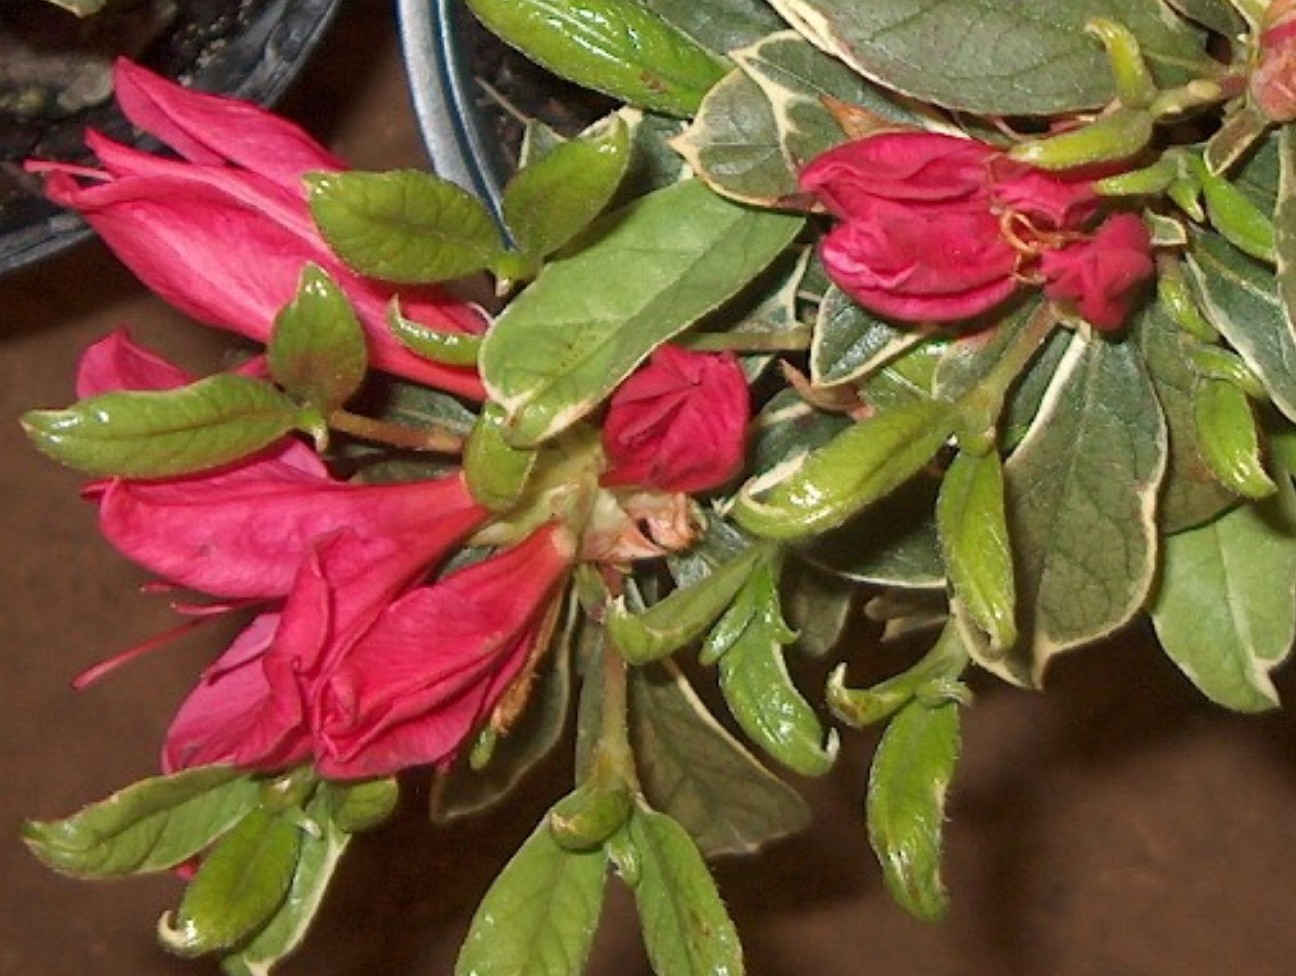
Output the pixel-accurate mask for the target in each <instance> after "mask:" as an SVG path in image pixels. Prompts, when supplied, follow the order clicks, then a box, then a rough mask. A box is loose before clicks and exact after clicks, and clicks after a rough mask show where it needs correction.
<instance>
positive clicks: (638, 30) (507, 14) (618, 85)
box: [468, 0, 724, 116]
mask: <svg viewBox="0 0 1296 976" xmlns="http://www.w3.org/2000/svg"><path fill="white" fill-rule="evenodd" d="M468 7H469V9H471V10H472V12H473V13H474V14H476V15H477V18H478V19H479V20H480V21H481V22H482V23H483V24H485V25H486V26H487V27H488V28H489V29H490V31H491V33H493V34H495V35H496V36H498V37H500V38H502V39H503V40H505V41H506V42H508V43H509V44H511V45H512V46H513V47H515V48H517V49H518V50H519V51H521V52H522V53H523V54H525V55H526V56H527V57H528V58H530V59H531V60H533V61H535V62H536V63H537V64H541V65H543V66H544V67H546V68H548V69H549V70H550V71H552V72H553V73H554V74H556V75H559V76H561V77H563V78H567V79H568V80H570V81H574V82H576V83H577V84H579V85H582V86H583V87H586V88H593V89H595V90H596V91H601V92H605V93H607V94H609V95H612V96H613V97H615V98H618V99H620V100H621V101H624V102H629V103H630V104H632V105H639V106H642V107H643V108H648V109H652V110H653V111H656V112H663V113H665V114H667V115H678V116H689V115H692V114H693V112H695V111H696V110H697V107H698V103H699V102H701V101H702V96H703V95H705V94H706V91H707V89H708V88H710V87H711V86H712V85H713V84H715V82H716V81H718V80H719V79H720V76H721V75H722V74H723V73H724V62H723V61H722V60H721V59H720V58H718V57H717V56H716V55H715V54H713V53H711V52H710V51H708V50H707V49H706V48H704V47H702V46H701V45H699V44H698V43H697V42H695V41H694V40H693V39H692V38H690V37H689V36H688V35H687V34H685V33H683V32H681V31H679V30H676V29H675V28H674V27H672V26H671V25H670V24H669V23H667V22H666V21H665V20H663V19H662V18H661V17H659V16H657V14H655V13H653V11H652V10H650V9H649V8H648V7H647V6H645V5H643V4H640V3H637V2H634V0H562V2H555V0H468Z"/></svg>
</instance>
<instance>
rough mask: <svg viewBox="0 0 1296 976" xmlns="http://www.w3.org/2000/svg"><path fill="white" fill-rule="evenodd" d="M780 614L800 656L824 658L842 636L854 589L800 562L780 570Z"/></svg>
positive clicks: (852, 603)
mask: <svg viewBox="0 0 1296 976" xmlns="http://www.w3.org/2000/svg"><path fill="white" fill-rule="evenodd" d="M782 586H783V612H784V613H785V614H786V615H787V620H788V623H789V624H790V625H791V626H792V629H793V630H795V631H796V634H797V640H796V646H797V650H799V651H800V652H801V653H803V654H808V655H810V656H811V657H825V656H827V655H828V653H829V652H830V651H832V650H833V649H834V648H835V647H836V646H837V645H838V644H839V643H840V642H841V640H842V638H843V637H844V636H845V635H846V630H847V627H848V625H849V624H850V620H851V611H852V610H853V609H854V606H855V593H856V587H855V586H854V585H853V584H852V583H851V582H850V581H849V580H846V579H843V578H842V577H841V576H840V575H838V574H837V573H830V572H828V571H827V570H824V569H822V568H820V567H819V566H816V565H814V564H813V563H810V562H806V561H804V560H797V561H795V562H792V563H789V564H788V565H787V566H786V567H785V568H784V570H783V580H782Z"/></svg>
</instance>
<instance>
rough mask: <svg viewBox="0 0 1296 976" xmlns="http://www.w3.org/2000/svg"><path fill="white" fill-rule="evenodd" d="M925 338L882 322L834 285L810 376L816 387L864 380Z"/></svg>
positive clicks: (813, 351)
mask: <svg viewBox="0 0 1296 976" xmlns="http://www.w3.org/2000/svg"><path fill="white" fill-rule="evenodd" d="M925 338H926V336H924V335H923V333H922V332H920V331H919V330H917V329H900V328H897V327H896V326H894V325H891V324H889V323H887V322H884V321H882V320H881V319H879V318H877V317H876V316H874V315H872V314H871V313H869V312H868V311H866V310H865V309H863V308H861V307H860V306H859V305H857V304H856V303H855V302H854V301H853V300H852V299H851V298H850V296H849V295H847V294H846V293H845V292H843V291H842V290H841V289H839V288H838V287H837V286H836V285H834V286H833V287H832V288H831V289H829V291H828V294H826V295H825V296H824V299H823V302H822V303H821V304H820V306H819V317H818V320H817V321H816V322H815V332H814V345H813V346H811V348H810V377H811V379H812V380H813V381H814V384H815V385H816V386H832V385H834V384H836V383H847V382H853V381H855V380H859V379H862V378H863V377H865V376H867V375H868V374H869V373H871V372H873V371H874V370H875V369H878V368H880V367H881V366H883V365H884V364H885V363H887V362H888V361H890V360H892V359H894V358H896V357H897V356H899V355H900V354H901V353H903V352H904V351H905V350H907V349H909V348H910V347H911V346H915V345H917V344H918V343H920V342H922V341H923V339H925Z"/></svg>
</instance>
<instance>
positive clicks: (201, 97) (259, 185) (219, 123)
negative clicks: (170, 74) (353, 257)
mask: <svg viewBox="0 0 1296 976" xmlns="http://www.w3.org/2000/svg"><path fill="white" fill-rule="evenodd" d="M114 80H115V85H116V92H117V98H118V101H119V103H120V104H121V106H122V108H123V110H124V111H125V112H126V114H127V116H128V117H129V118H130V119H131V121H132V122H134V123H135V124H136V125H137V126H139V127H140V128H142V129H144V130H145V131H148V132H151V133H152V134H154V135H156V136H158V137H159V138H160V139H162V140H163V141H164V142H166V143H168V144H169V145H170V146H171V147H172V148H173V149H175V150H176V151H177V152H179V153H180V154H181V155H182V156H184V157H185V160H183V161H181V160H172V159H164V158H162V157H158V156H152V155H149V154H148V153H144V152H140V151H138V150H135V149H132V148H130V147H127V146H123V145H121V144H119V143H116V142H113V141H112V140H110V139H108V138H106V137H104V136H103V135H100V134H98V133H95V132H90V133H88V134H87V136H86V141H87V144H88V145H89V146H90V147H91V148H92V149H93V150H94V151H95V153H96V154H97V155H98V157H99V160H100V164H101V166H102V168H100V169H87V168H84V167H78V166H71V165H66V164H62V163H53V162H30V163H29V164H28V168H29V169H31V170H34V171H37V172H44V173H47V174H48V177H47V179H46V183H45V192H46V194H47V195H48V196H49V197H50V199H52V200H53V201H54V202H56V203H58V204H60V205H62V206H65V207H69V208H72V209H74V210H77V211H79V212H80V213H81V214H82V216H84V217H85V219H86V220H87V221H88V222H89V223H90V225H91V226H92V227H94V229H95V230H96V231H98V233H99V234H100V236H101V237H103V239H104V240H105V241H106V242H107V243H108V246H109V247H111V248H112V249H113V251H114V252H116V254H117V256H118V257H119V258H121V260H122V261H124V262H125V263H126V264H127V265H128V266H129V267H130V268H131V270H133V271H134V272H135V273H136V274H137V275H138V276H139V277H140V279H141V280H142V281H143V282H144V283H145V284H146V285H148V286H149V287H150V288H151V289H153V290H154V291H155V292H157V293H158V294H159V295H161V296H162V297H163V298H165V299H166V300H167V301H169V302H171V303H172V304H173V305H175V306H176V307H177V308H179V309H181V310H182V311H184V312H185V313H187V314H189V315H191V316H193V317H194V318H196V319H198V320H200V321H202V322H206V323H208V324H210V325H216V326H220V327H222V328H227V329H231V330H233V331H235V332H238V333H240V334H242V335H245V336H248V337H250V338H252V339H255V340H257V341H260V342H265V341H266V339H267V337H268V336H269V333H270V329H271V327H272V325H273V323H274V318H275V315H276V313H277V312H278V311H279V309H280V308H282V307H283V305H285V304H286V303H287V302H288V301H289V300H290V299H291V298H292V297H293V295H294V294H295V292H296V289H297V284H298V280H299V278H300V276H301V271H302V268H303V266H304V265H305V264H306V262H308V261H313V262H315V263H316V264H318V265H320V266H321V267H323V268H324V269H325V270H326V271H328V273H329V274H330V275H332V276H333V278H334V279H335V280H336V281H337V282H338V283H339V284H340V285H341V286H342V288H343V289H344V290H345V292H346V294H347V296H348V298H349V299H350V300H351V302H352V303H353V305H354V306H355V308H356V311H357V313H358V314H359V316H360V319H361V321H362V323H363V324H364V327H365V330H366V333H367V335H368V340H369V351H370V357H371V359H372V361H373V364H374V365H375V366H376V367H377V368H379V369H383V370H386V371H388V372H391V373H395V374H397V375H399V376H404V377H406V378H408V379H412V380H416V381H418V382H422V383H427V384H429V385H432V386H436V387H439V388H442V389H445V390H449V391H451V392H454V393H460V394H463V395H465V396H471V397H476V398H479V399H480V398H482V397H483V396H484V393H483V389H482V386H481V382H480V380H479V378H478V377H477V375H476V373H475V372H474V371H472V370H467V369H461V368H455V367H448V366H443V365H440V364H437V363H431V362H428V361H427V360H424V359H422V358H420V357H418V356H415V355H414V354H413V353H411V352H409V351H408V350H407V349H405V348H404V347H403V346H401V345H400V343H399V342H397V341H396V340H395V339H394V338H393V337H392V336H391V335H390V334H389V332H388V330H387V328H386V325H385V316H386V306H387V303H388V301H389V300H390V298H391V296H392V294H393V291H392V289H391V288H390V287H389V286H387V285H385V284H382V283H379V282H375V281H372V280H369V279H366V278H363V277H361V276H360V275H358V274H356V273H354V272H352V271H351V270H350V269H348V268H347V267H346V266H345V265H343V264H342V262H341V261H339V260H338V259H337V258H336V257H335V256H334V255H333V253H332V252H331V251H330V250H329V248H328V247H327V245H326V244H325V243H324V241H323V240H322V238H321V237H320V235H319V233H318V231H317V230H316V228H315V225H314V223H313V222H312V220H311V217H310V213H309V209H308V207H307V203H306V196H305V188H304V186H303V184H302V180H301V177H302V175H303V174H304V173H306V172H308V171H313V170H326V171H336V170H339V169H342V168H343V166H342V164H341V163H340V162H339V161H338V160H337V159H336V158H335V157H334V156H333V155H332V154H330V153H329V152H328V151H327V150H325V149H324V148H323V147H321V146H319V145H318V144H316V143H315V142H313V141H312V140H311V139H310V138H309V137H308V136H307V135H306V134H305V133H303V132H302V131H301V130H299V129H297V128H296V127H295V126H293V125H292V124H291V123H289V122H287V121H286V120H284V119H280V118H277V117H276V116H274V115H272V114H270V113H268V112H265V111H263V110H261V109H259V108H257V107H256V106H254V105H249V104H246V103H243V102H237V101H233V100H230V99H225V98H220V97H217V96H213V95H205V94H201V93H198V92H191V91H187V90H186V89H184V88H181V87H180V86H178V85H175V84H173V83H171V82H169V81H166V80H165V79H162V78H159V77H158V76H156V75H153V74H151V73H149V72H148V71H145V70H144V69H143V68H140V67H138V66H136V65H133V64H131V63H129V62H127V61H124V60H123V61H119V62H118V63H117V68H116V73H115V76H114ZM401 302H402V310H403V312H404V314H405V315H407V316H408V317H410V318H412V319H415V320H417V321H420V322H423V323H425V324H427V325H430V326H433V327H435V328H438V329H446V330H450V331H457V332H479V331H481V330H482V328H483V327H484V322H483V321H482V318H481V316H480V315H479V314H478V313H477V312H476V311H475V310H474V309H473V308H472V306H470V305H468V304H467V303H464V302H461V301H458V300H456V299H454V298H452V297H450V296H449V295H447V294H446V293H444V292H443V291H441V290H440V289H437V288H421V289H413V290H407V291H402V293H401Z"/></svg>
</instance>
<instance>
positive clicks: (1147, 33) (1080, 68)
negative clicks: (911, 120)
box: [770, 0, 1210, 115]
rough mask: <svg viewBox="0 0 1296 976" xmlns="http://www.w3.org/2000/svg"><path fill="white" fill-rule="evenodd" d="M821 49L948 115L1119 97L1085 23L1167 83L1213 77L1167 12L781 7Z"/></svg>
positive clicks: (1133, 3) (1054, 107) (925, 2)
mask: <svg viewBox="0 0 1296 976" xmlns="http://www.w3.org/2000/svg"><path fill="white" fill-rule="evenodd" d="M770 2H771V5H772V6H773V7H774V9H776V10H778V11H779V13H781V14H782V15H783V17H784V19H785V20H787V21H788V23H790V24H791V25H792V26H793V27H795V28H796V29H797V30H798V31H799V32H800V33H801V34H803V35H804V36H805V37H806V38H807V39H809V40H810V41H811V42H812V43H813V44H815V45H816V46H817V47H820V48H822V49H823V50H825V51H827V52H828V53H829V54H832V55H834V56H836V57H839V58H841V59H842V60H843V61H845V62H846V63H847V64H849V65H851V66H852V67H853V68H855V69H856V70H857V71H859V72H860V73H861V74H863V75H864V76H865V77H867V78H870V79H872V80H873V81H876V82H877V83H878V84H880V85H883V86H885V87H887V88H891V89H894V90H895V91H898V92H901V93H903V94H905V95H912V96H914V97H916V98H919V99H922V100H924V101H930V102H935V103H936V104H938V105H943V106H945V107H947V108H953V109H960V110H964V111H970V112H977V113H982V114H989V115H1048V114H1056V113H1061V112H1067V111H1074V110H1077V109H1085V108H1096V107H1098V106H1101V105H1104V104H1106V103H1107V102H1109V101H1111V100H1112V99H1113V98H1114V97H1115V90H1114V87H1113V83H1112V73H1111V68H1110V67H1109V66H1108V63H1107V58H1106V55H1105V53H1104V51H1103V48H1102V46H1101V45H1100V44H1098V43H1097V41H1096V40H1095V39H1094V38H1093V37H1092V36H1090V35H1089V34H1087V33H1086V32H1085V29H1084V25H1085V23H1086V21H1088V20H1089V19H1090V18H1092V17H1106V18H1107V19H1109V20H1113V21H1116V22H1118V23H1120V24H1122V25H1124V26H1125V27H1127V28H1129V29H1130V30H1131V31H1132V32H1133V33H1134V35H1135V36H1136V37H1137V38H1138V40H1139V43H1140V46H1141V48H1142V50H1143V53H1144V55H1145V56H1146V58H1147V60H1148V62H1149V64H1150V66H1151V67H1152V70H1153V73H1154V74H1155V75H1156V77H1157V80H1158V81H1159V82H1161V83H1162V84H1181V83H1183V82H1185V81H1187V80H1189V78H1192V77H1195V76H1197V75H1199V74H1204V73H1206V72H1207V71H1208V70H1209V69H1208V67H1207V66H1208V64H1209V63H1210V62H1209V61H1208V59H1207V58H1206V56H1205V53H1204V52H1203V50H1202V43H1201V40H1202V39H1201V35H1200V33H1199V32H1198V31H1197V30H1195V29H1194V28H1192V27H1190V26H1189V25H1188V23H1187V22H1186V21H1182V20H1179V19H1178V18H1176V17H1175V16H1173V15H1172V14H1171V13H1170V12H1169V11H1168V10H1167V9H1166V8H1165V7H1164V6H1162V5H1161V3H1160V2H1159V0H1050V2H1049V3H1046V4H1029V5H1025V4H1004V3H1002V2H1001V0H940V2H936V3H932V2H930V0H873V2H869V3H860V2H858V0H770Z"/></svg>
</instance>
